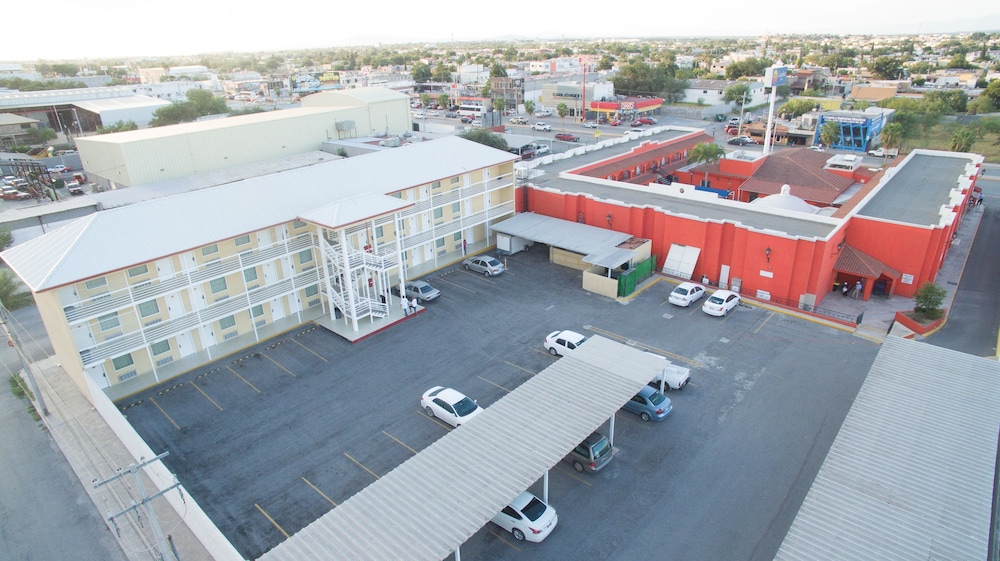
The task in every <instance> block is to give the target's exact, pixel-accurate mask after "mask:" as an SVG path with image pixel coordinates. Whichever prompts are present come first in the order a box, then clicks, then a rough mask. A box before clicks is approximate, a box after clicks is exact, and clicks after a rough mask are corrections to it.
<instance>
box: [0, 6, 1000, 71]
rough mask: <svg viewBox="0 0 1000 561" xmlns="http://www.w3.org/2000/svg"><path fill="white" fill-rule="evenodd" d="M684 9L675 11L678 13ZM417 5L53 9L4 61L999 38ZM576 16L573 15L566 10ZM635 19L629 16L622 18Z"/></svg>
mask: <svg viewBox="0 0 1000 561" xmlns="http://www.w3.org/2000/svg"><path fill="white" fill-rule="evenodd" d="M675 2H676V5H674V4H675ZM498 5H502V3H496V2H489V1H479V2H464V3H462V2H460V3H459V4H457V5H456V6H457V7H453V5H451V4H449V3H446V2H445V3H442V2H416V1H413V0H409V1H402V0H381V1H379V0H370V1H368V2H358V1H351V0H348V1H346V2H345V1H344V0H324V1H316V0H296V1H293V2H289V3H288V4H282V3H278V2H268V1H266V0H265V1H259V2H258V1H254V0H251V1H249V2H234V1H230V2H219V1H218V0H203V1H201V2H196V1H194V0H175V1H172V2H136V1H135V0H128V1H125V0H91V1H89V2H81V1H80V0H48V1H47V2H46V3H45V6H44V7H45V12H46V14H47V16H46V17H45V18H44V19H42V20H41V21H42V23H41V24H39V25H36V24H35V23H34V22H35V20H34V19H32V20H30V24H29V21H24V22H20V23H17V24H16V25H10V26H6V27H5V29H4V40H3V42H2V46H0V62H38V61H43V60H44V61H48V62H51V61H58V60H73V61H85V60H95V59H104V58H134V57H171V56H185V55H196V54H205V53H217V52H267V51H278V50H288V49H307V48H327V47H345V46H371V45H375V44H377V43H382V44H383V45H385V44H393V43H433V44H445V43H448V42H451V41H455V42H463V41H479V40H516V39H553V40H559V39H575V38H584V39H599V38H609V39H613V38H642V37H690V36H712V37H716V36H747V37H758V36H761V35H764V34H807V33H827V34H837V35H851V34H883V35H888V34H901V33H907V34H916V33H935V32H961V31H991V30H1000V7H998V6H997V4H996V1H995V0H963V1H962V2H960V3H959V4H958V5H956V6H959V5H960V6H961V8H962V12H961V13H954V14H949V13H947V12H948V10H947V8H945V7H943V5H941V4H940V3H938V2H934V3H931V2H930V1H929V0H912V1H910V2H906V3H905V6H906V8H905V9H904V8H902V6H903V4H900V3H899V2H893V1H881V2H864V3H856V2H851V3H849V6H850V7H849V8H848V9H845V10H840V11H838V9H837V6H838V3H835V2H834V3H813V2H802V1H801V0H774V1H772V2H770V3H766V4H764V3H762V4H756V3H751V2H746V1H745V0H743V1H734V0H715V1H713V2H710V3H709V2H696V1H683V0H673V1H663V0H659V1H651V0H634V1H632V2H626V3H625V4H620V5H619V4H616V3H614V2H586V3H584V2H574V3H565V2H532V3H525V4H518V3H512V4H506V5H504V7H502V8H499V9H498V8H496V6H498ZM567 6H573V7H575V8H578V9H575V10H567V9H566V7H567ZM625 11H627V12H628V13H624V12H625Z"/></svg>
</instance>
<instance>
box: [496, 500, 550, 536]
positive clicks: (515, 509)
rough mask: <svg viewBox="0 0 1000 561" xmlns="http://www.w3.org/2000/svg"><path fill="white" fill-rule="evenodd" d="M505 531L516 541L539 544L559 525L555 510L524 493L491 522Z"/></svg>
mask: <svg viewBox="0 0 1000 561" xmlns="http://www.w3.org/2000/svg"><path fill="white" fill-rule="evenodd" d="M491 522H493V523H494V524H496V525H497V526H500V527H501V528H503V529H504V530H507V531H508V532H510V533H511V535H513V536H514V539H515V540H517V541H524V540H528V541H529V542H536V543H537V542H540V541H542V540H544V539H545V538H546V537H548V535H549V534H551V533H552V529H553V528H555V527H556V524H558V523H559V516H558V515H557V514H556V509H554V508H552V507H551V506H549V505H547V504H545V502H543V501H542V500H541V499H539V498H538V497H536V496H534V495H532V494H531V493H529V492H527V491H525V492H523V493H521V494H520V495H518V497H517V498H516V499H514V500H513V501H511V503H510V504H509V505H507V506H505V507H504V509H503V510H501V511H500V512H499V513H498V514H497V515H496V516H494V517H493V520H491Z"/></svg>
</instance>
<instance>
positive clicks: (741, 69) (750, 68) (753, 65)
mask: <svg viewBox="0 0 1000 561" xmlns="http://www.w3.org/2000/svg"><path fill="white" fill-rule="evenodd" d="M772 64H774V63H773V61H771V60H770V59H767V58H748V59H746V60H740V61H736V62H733V63H730V64H728V65H727V66H726V79H727V80H739V79H740V78H743V77H744V76H747V77H751V76H763V75H764V70H766V69H767V67H769V66H771V65H772Z"/></svg>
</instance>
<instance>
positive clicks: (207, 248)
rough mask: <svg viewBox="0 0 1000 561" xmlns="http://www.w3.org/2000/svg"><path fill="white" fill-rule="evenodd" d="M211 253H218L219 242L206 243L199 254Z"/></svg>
mask: <svg viewBox="0 0 1000 561" xmlns="http://www.w3.org/2000/svg"><path fill="white" fill-rule="evenodd" d="M213 253H219V244H217V243H214V244H212V245H206V246H205V247H203V248H201V256H202V257H204V256H206V255H212V254H213Z"/></svg>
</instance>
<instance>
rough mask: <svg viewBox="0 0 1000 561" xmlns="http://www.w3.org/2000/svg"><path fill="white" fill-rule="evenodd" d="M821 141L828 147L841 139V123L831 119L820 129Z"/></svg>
mask: <svg viewBox="0 0 1000 561" xmlns="http://www.w3.org/2000/svg"><path fill="white" fill-rule="evenodd" d="M819 141H820V142H822V143H823V146H826V147H827V148H830V147H832V146H833V145H834V144H836V143H837V142H839V141H840V123H837V122H835V121H829V122H827V123H824V124H823V127H822V128H821V129H819Z"/></svg>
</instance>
